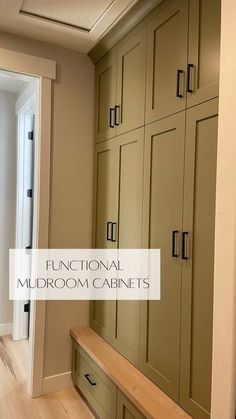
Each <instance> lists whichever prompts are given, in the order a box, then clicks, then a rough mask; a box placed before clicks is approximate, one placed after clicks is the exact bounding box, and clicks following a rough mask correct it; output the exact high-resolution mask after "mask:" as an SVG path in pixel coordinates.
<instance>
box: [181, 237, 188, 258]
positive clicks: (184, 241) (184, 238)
mask: <svg viewBox="0 0 236 419" xmlns="http://www.w3.org/2000/svg"><path fill="white" fill-rule="evenodd" d="M187 237H188V232H187V231H183V233H182V259H183V260H188V256H187V254H186V247H187V246H186V238H187Z"/></svg>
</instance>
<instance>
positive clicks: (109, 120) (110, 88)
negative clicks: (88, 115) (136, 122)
mask: <svg viewBox="0 0 236 419" xmlns="http://www.w3.org/2000/svg"><path fill="white" fill-rule="evenodd" d="M95 84H96V85H95V88H96V91H95V98H96V107H95V142H96V143H97V142H99V141H103V140H106V139H108V138H112V137H114V136H115V134H116V133H115V119H114V118H115V104H116V52H115V51H113V52H112V53H110V54H109V55H108V56H106V57H105V58H104V59H103V60H102V61H100V62H99V63H98V64H97V65H96V76H95Z"/></svg>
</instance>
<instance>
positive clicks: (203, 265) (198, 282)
mask: <svg viewBox="0 0 236 419" xmlns="http://www.w3.org/2000/svg"><path fill="white" fill-rule="evenodd" d="M217 114H218V100H217V99H213V100H211V101H208V102H206V103H203V104H201V105H199V106H194V107H193V108H191V109H189V110H188V112H187V122H186V147H185V182H184V217H183V231H184V232H186V233H187V234H186V237H185V239H184V240H185V243H184V245H185V246H184V247H185V251H184V253H185V255H184V256H185V257H186V258H187V259H185V260H183V264H182V314H181V319H182V326H181V336H182V341H181V373H180V402H181V406H182V407H183V408H184V409H186V410H187V411H188V412H189V413H190V414H191V415H192V416H193V417H195V418H199V419H209V418H210V410H211V365H212V327H213V326H212V322H213V281H214V231H215V191H216V160H217V158H216V157H217V125H218V117H217Z"/></svg>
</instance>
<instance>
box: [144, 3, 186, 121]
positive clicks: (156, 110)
mask: <svg viewBox="0 0 236 419" xmlns="http://www.w3.org/2000/svg"><path fill="white" fill-rule="evenodd" d="M187 36H188V0H172V1H171V2H170V1H168V2H166V7H165V8H160V10H159V8H158V9H157V15H156V17H155V18H154V19H153V20H152V21H151V22H150V23H149V24H148V44H147V78H146V89H147V93H146V123H150V122H153V121H156V120H158V119H160V118H163V117H165V116H169V115H171V114H173V113H176V112H179V111H181V110H184V109H185V107H186V89H185V80H186V73H185V71H186V64H187ZM178 70H182V71H183V73H182V74H181V75H180V89H179V90H180V94H181V95H182V96H183V97H182V98H179V97H177V96H176V92H177V71H178Z"/></svg>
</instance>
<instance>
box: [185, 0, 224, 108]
mask: <svg viewBox="0 0 236 419" xmlns="http://www.w3.org/2000/svg"><path fill="white" fill-rule="evenodd" d="M189 6H190V9H189V56H188V62H189V64H192V65H193V66H194V68H193V69H192V73H191V87H192V89H193V93H188V95H187V96H188V97H187V106H188V107H190V106H193V105H196V104H199V103H201V102H204V101H206V100H209V99H212V98H214V97H217V96H218V95H219V68H220V21H221V1H220V0H207V1H206V0H190V1H189Z"/></svg>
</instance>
